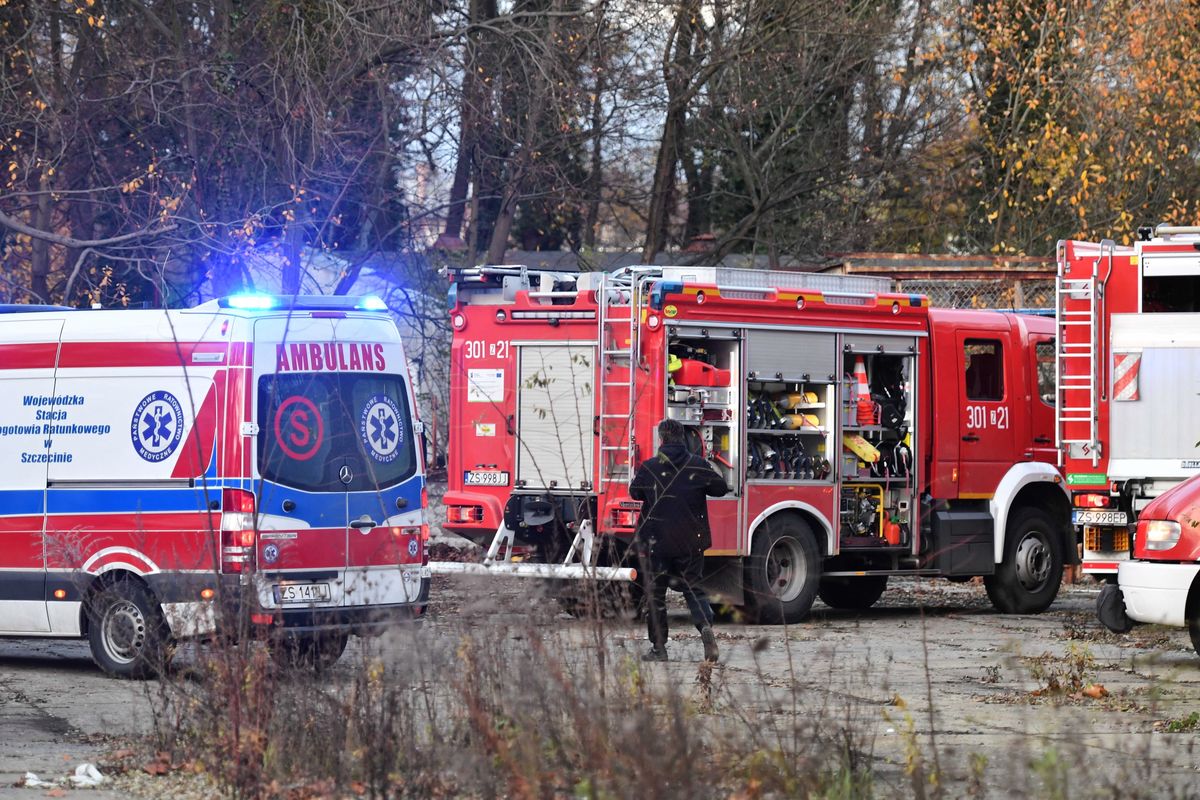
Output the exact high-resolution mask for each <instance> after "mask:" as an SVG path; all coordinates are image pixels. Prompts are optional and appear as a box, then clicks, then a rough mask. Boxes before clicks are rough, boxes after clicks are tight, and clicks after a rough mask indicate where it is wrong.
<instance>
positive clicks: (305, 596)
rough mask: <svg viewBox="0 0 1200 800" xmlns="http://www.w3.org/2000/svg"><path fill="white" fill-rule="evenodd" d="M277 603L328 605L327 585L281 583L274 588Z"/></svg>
mask: <svg viewBox="0 0 1200 800" xmlns="http://www.w3.org/2000/svg"><path fill="white" fill-rule="evenodd" d="M275 602H277V603H328V602H329V584H328V583H282V584H280V585H278V586H276V587H275Z"/></svg>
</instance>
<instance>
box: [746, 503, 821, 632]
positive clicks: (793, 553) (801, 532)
mask: <svg viewBox="0 0 1200 800" xmlns="http://www.w3.org/2000/svg"><path fill="white" fill-rule="evenodd" d="M820 576H821V556H820V553H819V551H818V550H817V543H816V540H815V539H814V538H813V534H812V529H811V528H809V526H808V523H806V522H805V521H804V520H802V519H800V518H799V517H796V516H792V515H790V514H788V515H781V516H778V517H775V518H774V519H770V520H768V521H767V523H766V525H764V527H763V528H762V529H761V530H759V531H758V532H757V533H756V534H755V536H754V545H753V547H751V550H750V559H749V561H748V562H747V564H746V599H747V600H748V601H749V602H748V604H747V608H746V612H747V615H748V616H749V617H750V618H751V619H753V620H754V621H755V622H758V623H760V624H765V625H778V624H780V623H792V622H799V621H800V620H802V619H804V617H806V616H808V612H809V610H811V609H812V604H813V600H815V599H816V595H817V584H818V582H819V580H820Z"/></svg>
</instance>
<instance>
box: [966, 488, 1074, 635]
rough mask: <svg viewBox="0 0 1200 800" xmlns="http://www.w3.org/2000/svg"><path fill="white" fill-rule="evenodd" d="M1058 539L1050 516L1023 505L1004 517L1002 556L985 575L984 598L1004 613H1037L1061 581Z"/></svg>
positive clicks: (1061, 568) (1061, 564)
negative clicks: (1006, 521) (1007, 519)
mask: <svg viewBox="0 0 1200 800" xmlns="http://www.w3.org/2000/svg"><path fill="white" fill-rule="evenodd" d="M1062 575H1063V555H1062V540H1061V538H1060V537H1059V534H1058V531H1057V530H1056V528H1055V526H1054V522H1053V521H1052V520H1051V518H1050V516H1049V515H1048V514H1047V513H1046V512H1044V511H1042V510H1041V509H1037V508H1023V509H1021V510H1020V511H1018V512H1016V513H1015V514H1014V515H1013V516H1012V517H1011V518H1010V519H1009V521H1008V527H1007V529H1006V531H1005V535H1004V560H1003V561H1001V562H1000V563H999V564H997V565H996V572H995V574H993V575H985V576H984V578H983V585H984V587H985V588H986V589H987V595H988V599H989V600H991V601H992V605H993V606H995V608H996V610H997V611H1000V612H1001V613H1004V614H1039V613H1041V612H1043V611H1045V610H1046V609H1047V608H1049V607H1050V604H1051V603H1053V602H1054V598H1055V597H1057V596H1058V587H1059V584H1060V583H1062Z"/></svg>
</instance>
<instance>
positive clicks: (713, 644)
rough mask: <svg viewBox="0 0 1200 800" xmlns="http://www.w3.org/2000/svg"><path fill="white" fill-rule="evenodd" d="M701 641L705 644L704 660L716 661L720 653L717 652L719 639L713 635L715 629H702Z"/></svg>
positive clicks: (705, 627) (706, 627) (707, 627)
mask: <svg viewBox="0 0 1200 800" xmlns="http://www.w3.org/2000/svg"><path fill="white" fill-rule="evenodd" d="M700 641H702V642H704V660H705V661H716V660H717V656H718V655H719V651H718V650H717V637H716V634H714V633H713V629H712V628H710V627H709V626H707V625H705V626H704V627H703V628H701V629H700Z"/></svg>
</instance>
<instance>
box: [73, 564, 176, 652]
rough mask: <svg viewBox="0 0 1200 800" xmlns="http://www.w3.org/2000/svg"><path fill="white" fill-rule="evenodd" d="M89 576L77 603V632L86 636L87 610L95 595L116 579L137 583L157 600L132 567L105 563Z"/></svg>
mask: <svg viewBox="0 0 1200 800" xmlns="http://www.w3.org/2000/svg"><path fill="white" fill-rule="evenodd" d="M89 577H90V580H89V581H88V582H87V586H85V587H84V588H83V591H82V593H81V595H82V600H83V602H81V603H80V604H79V633H80V635H81V636H87V635H88V629H89V628H90V627H91V615H90V614H88V610H89V609H90V607H91V605H92V601H93V600H94V599H95V597H96V595H97V594H99V593H100V592H101V591H103V590H104V589H107V588H108V587H109V586H112V585H113V584H115V583H117V582H118V581H122V580H127V581H130V582H131V583H136V584H138V585H139V586H141V587H142V588H143V589H145V591H146V594H148V595H149V596H150V597H151V598H153V600H154V602H156V603H157V602H159V600H158V595H156V594H155V593H154V589H152V588H151V587H150V584H149V583H147V582H146V579H145V578H144V577H143V576H142V573H140V572H138V571H137V570H136V569H134V568H132V567H127V566H121V565H116V564H112V565H107V566H105V567H104V568H103V569H102V571H100V572H97V573H94V574H92V575H90V576H89Z"/></svg>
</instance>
